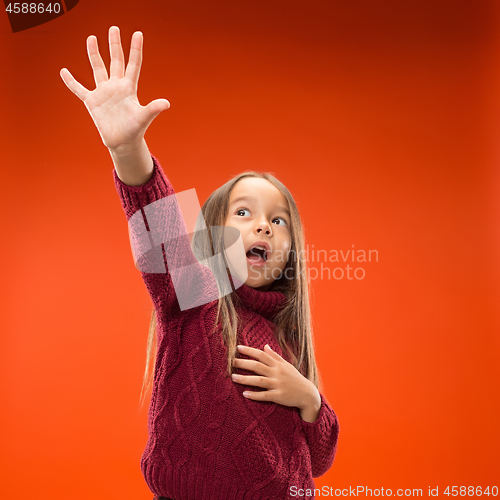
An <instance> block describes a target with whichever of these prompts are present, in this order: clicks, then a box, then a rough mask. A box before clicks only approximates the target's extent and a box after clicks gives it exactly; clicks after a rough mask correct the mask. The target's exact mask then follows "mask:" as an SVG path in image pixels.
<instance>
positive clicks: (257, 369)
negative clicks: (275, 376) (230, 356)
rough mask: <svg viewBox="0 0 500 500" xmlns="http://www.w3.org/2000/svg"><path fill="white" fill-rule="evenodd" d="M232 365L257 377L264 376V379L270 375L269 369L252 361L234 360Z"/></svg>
mask: <svg viewBox="0 0 500 500" xmlns="http://www.w3.org/2000/svg"><path fill="white" fill-rule="evenodd" d="M233 365H234V366H236V367H237V368H241V369H242V370H247V371H249V372H254V373H257V374H258V375H264V376H265V377H269V376H270V375H271V371H270V370H271V368H270V367H269V366H267V365H265V364H264V363H261V362H260V361H256V360H254V359H242V358H235V359H234V362H233Z"/></svg>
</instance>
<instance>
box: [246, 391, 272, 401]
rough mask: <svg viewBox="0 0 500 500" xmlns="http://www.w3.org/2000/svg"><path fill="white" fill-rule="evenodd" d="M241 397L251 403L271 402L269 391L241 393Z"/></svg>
mask: <svg viewBox="0 0 500 500" xmlns="http://www.w3.org/2000/svg"><path fill="white" fill-rule="evenodd" d="M243 396H245V397H246V398H247V399H252V400H253V401H272V399H271V397H270V391H243Z"/></svg>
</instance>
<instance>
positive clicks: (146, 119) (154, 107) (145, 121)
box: [140, 99, 170, 128]
mask: <svg viewBox="0 0 500 500" xmlns="http://www.w3.org/2000/svg"><path fill="white" fill-rule="evenodd" d="M168 108H170V103H169V102H168V101H167V100H166V99H155V100H154V101H151V102H150V103H149V104H148V105H147V106H145V107H144V108H142V110H141V112H140V122H141V126H143V127H144V128H148V127H149V125H151V122H152V121H153V120H154V119H155V118H156V117H157V116H158V115H159V114H160V113H161V112H162V111H166V110H167V109H168Z"/></svg>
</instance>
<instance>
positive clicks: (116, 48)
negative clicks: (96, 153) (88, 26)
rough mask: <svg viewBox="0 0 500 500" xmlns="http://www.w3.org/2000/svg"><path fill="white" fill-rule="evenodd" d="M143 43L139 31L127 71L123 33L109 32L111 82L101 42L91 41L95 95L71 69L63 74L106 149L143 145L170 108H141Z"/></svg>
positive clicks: (156, 104) (154, 104)
mask: <svg viewBox="0 0 500 500" xmlns="http://www.w3.org/2000/svg"><path fill="white" fill-rule="evenodd" d="M142 41H143V36H142V33H141V32H140V31H136V32H135V33H134V34H133V35H132V42H131V46H130V56H129V61H128V64H127V68H126V69H125V71H124V66H125V62H124V57H123V49H122V45H121V41H120V30H119V28H118V27H117V26H111V27H110V28H109V50H110V54H111V64H110V75H109V78H108V73H107V71H106V67H105V66H104V62H103V60H102V57H101V55H100V54H99V49H98V47H97V38H96V37H95V36H93V35H91V36H89V37H88V38H87V52H88V55H89V59H90V64H91V66H92V69H93V71H94V80H95V83H96V85H97V87H96V88H95V90H93V91H89V90H87V89H86V88H85V87H84V86H83V85H81V84H80V83H79V82H77V81H76V80H75V79H74V78H73V76H72V75H71V73H70V72H69V71H68V69H66V68H63V69H61V71H60V75H61V78H62V79H63V81H64V83H65V84H66V86H67V87H68V88H69V89H70V90H71V91H72V92H73V93H74V94H76V95H77V96H78V97H79V98H80V99H81V100H82V101H83V102H84V104H85V106H86V108H87V109H88V111H89V113H90V115H91V116H92V119H93V120H94V123H95V125H96V127H97V129H98V130H99V134H100V135H101V138H102V141H103V143H104V145H105V146H107V147H108V148H110V149H118V148H121V147H134V145H137V144H139V143H140V141H141V140H142V139H143V137H144V133H145V132H146V129H147V128H148V127H149V125H150V124H151V122H152V121H153V120H154V119H155V118H156V116H158V115H159V114H160V113H161V112H162V111H164V110H166V109H168V108H169V107H170V103H169V102H168V101H167V100H166V99H156V100H154V101H151V102H150V103H149V104H148V105H147V106H141V105H140V104H139V101H138V99H137V83H138V80H139V73H140V70H141V63H142Z"/></svg>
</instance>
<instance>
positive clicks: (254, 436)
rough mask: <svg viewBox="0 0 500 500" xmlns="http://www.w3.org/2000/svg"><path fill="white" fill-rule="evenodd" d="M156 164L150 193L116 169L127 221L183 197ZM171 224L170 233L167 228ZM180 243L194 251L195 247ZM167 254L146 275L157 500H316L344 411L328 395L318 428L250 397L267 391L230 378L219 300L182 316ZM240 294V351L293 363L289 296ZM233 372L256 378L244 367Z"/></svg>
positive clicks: (147, 465) (207, 282)
mask: <svg viewBox="0 0 500 500" xmlns="http://www.w3.org/2000/svg"><path fill="white" fill-rule="evenodd" d="M152 159H153V163H154V169H153V175H152V177H151V179H150V180H149V181H148V182H147V183H146V184H143V185H141V186H128V185H126V184H124V183H123V182H122V181H121V180H120V179H119V178H118V176H117V174H116V171H115V170H113V176H114V182H115V187H116V189H117V192H118V195H119V197H120V201H121V204H122V207H123V209H124V211H125V215H126V217H127V220H129V219H130V218H131V217H132V215H134V214H135V213H136V212H137V211H139V210H142V214H143V216H144V214H145V212H144V207H145V206H146V205H148V204H151V203H153V202H155V201H157V200H160V199H162V198H164V197H166V196H169V195H172V194H174V190H173V188H172V185H171V183H170V181H169V180H168V178H167V177H166V175H165V173H164V172H163V170H162V168H161V166H160V163H159V162H158V160H157V158H156V157H154V156H153V155H152ZM144 220H145V225H146V228H147V230H148V231H149V226H148V222H147V219H146V217H145V218H144ZM165 223H166V227H167V228H169V226H168V220H167V221H165ZM167 232H168V231H167ZM178 244H179V245H180V247H179V248H182V250H183V251H186V244H187V243H186V241H184V242H183V241H180V242H179V243H178ZM162 252H163V257H164V265H165V272H155V273H147V272H143V271H141V275H142V278H143V280H144V283H145V285H146V287H147V290H148V293H149V295H150V297H151V300H152V302H153V305H154V307H155V310H156V315H157V356H156V364H155V371H154V383H153V389H152V395H151V403H150V407H149V413H148V435H149V438H148V441H147V444H146V448H145V450H144V452H143V455H142V457H141V461H140V465H141V470H142V473H143V475H144V478H145V480H146V483H147V485H148V486H149V488H150V489H151V491H152V492H153V493H154V494H155V498H159V497H160V496H163V497H167V498H172V499H174V500H284V499H289V498H296V497H297V493H295V492H296V491H298V490H299V489H304V490H306V489H309V490H310V496H303V497H302V498H314V492H313V490H314V487H315V485H314V481H313V477H319V476H321V475H323V474H324V473H325V472H326V471H327V470H328V469H329V468H330V467H331V466H332V464H333V461H334V458H335V453H336V449H337V439H338V433H339V424H338V419H337V416H336V414H335V412H334V411H333V409H332V408H331V406H330V405H329V403H328V401H327V400H326V398H325V397H324V395H323V394H320V395H321V408H320V412H319V416H318V419H317V420H316V421H315V422H305V421H304V420H302V418H301V417H300V413H299V410H298V408H293V407H288V406H283V405H280V404H276V403H274V402H269V401H253V400H251V399H248V398H245V396H243V394H242V393H243V391H244V390H246V389H248V390H252V391H258V390H264V389H262V388H259V387H256V386H248V385H243V384H239V383H235V382H233V381H232V380H231V378H229V377H227V376H226V373H225V372H226V367H227V349H226V347H225V345H224V342H223V338H222V334H221V328H220V322H219V325H218V328H217V329H216V330H215V332H212V327H213V325H214V321H215V317H216V313H217V300H212V301H210V302H208V303H206V304H203V305H200V306H198V307H194V308H191V309H187V310H185V311H181V309H180V307H179V303H178V301H177V299H176V292H175V289H174V286H173V283H172V278H171V275H170V273H169V272H168V265H167V259H166V258H165V248H164V245H163V244H162ZM193 257H194V256H193ZM139 268H140V267H139ZM198 272H199V273H200V275H201V276H202V279H201V281H200V280H198V281H197V282H196V284H197V291H196V293H200V294H201V296H203V294H204V293H205V289H208V288H210V287H211V286H212V285H213V277H212V279H211V276H210V271H208V269H207V268H205V267H204V266H201V265H199V269H198ZM193 293H194V292H193ZM232 293H234V294H238V297H239V298H240V299H241V301H240V303H241V305H240V306H238V309H237V310H238V313H239V315H240V317H241V319H242V321H241V325H239V327H238V344H244V345H248V346H250V347H254V348H257V349H260V350H263V349H264V346H265V344H269V346H270V347H271V348H272V349H273V350H274V351H275V352H277V353H278V354H279V355H280V356H282V357H283V358H284V359H286V360H287V361H289V362H290V361H291V360H290V359H289V358H288V357H287V355H286V353H283V352H282V350H281V349H280V346H279V344H278V341H277V339H276V337H275V325H274V323H273V321H272V320H273V316H274V315H275V314H276V312H277V311H279V309H280V307H282V306H283V304H284V301H285V300H286V298H285V295H284V294H282V293H280V292H273V291H267V292H263V291H259V290H256V289H254V288H251V287H249V286H247V285H242V286H241V287H240V288H238V289H236V291H234V292H232ZM237 357H240V358H243V359H254V358H252V357H249V356H245V355H242V354H238V355H237ZM234 373H239V374H242V375H255V373H254V372H250V371H247V370H242V369H240V368H236V367H235V369H234ZM305 493H306V492H304V494H305Z"/></svg>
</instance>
